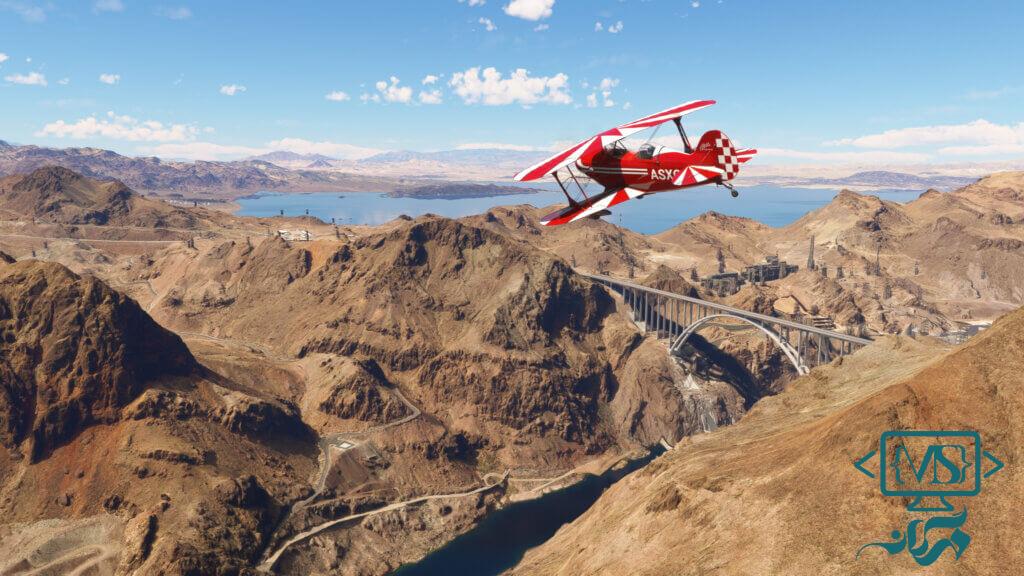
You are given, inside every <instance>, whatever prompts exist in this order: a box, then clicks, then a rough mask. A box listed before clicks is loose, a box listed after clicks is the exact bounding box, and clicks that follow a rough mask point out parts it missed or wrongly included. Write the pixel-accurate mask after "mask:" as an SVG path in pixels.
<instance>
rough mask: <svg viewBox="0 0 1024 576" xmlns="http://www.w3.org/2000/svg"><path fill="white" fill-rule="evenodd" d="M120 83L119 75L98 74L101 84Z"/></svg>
mask: <svg viewBox="0 0 1024 576" xmlns="http://www.w3.org/2000/svg"><path fill="white" fill-rule="evenodd" d="M120 81H121V75H120V74H100V82H103V83H104V84H117V83H118V82H120Z"/></svg>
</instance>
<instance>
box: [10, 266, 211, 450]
mask: <svg viewBox="0 0 1024 576" xmlns="http://www.w3.org/2000/svg"><path fill="white" fill-rule="evenodd" d="M196 369H197V364H196V363H195V360H194V359H193V358H192V355H191V354H190V353H189V351H188V349H187V348H186V347H185V345H184V344H183V343H182V341H181V339H179V338H178V337H177V336H176V335H174V334H172V333H171V332H168V331H167V330H165V329H163V328H161V327H160V326H159V325H157V324H156V323H155V322H153V320H152V319H150V318H149V316H147V315H146V313H145V312H143V311H142V309H141V308H139V306H138V304H136V303H135V301H134V300H132V299H131V298H128V297H126V296H124V295H122V294H120V293H118V292H115V291H114V290H111V289H110V288H109V287H107V285H106V284H104V283H103V282H101V281H99V280H97V279H95V278H91V277H82V276H78V275H76V274H74V273H72V272H71V271H70V270H68V269H67V268H64V267H63V266H60V265H58V264H50V263H43V262H37V261H33V260H25V261H21V262H17V263H13V264H2V265H0V382H2V388H0V441H2V442H3V443H4V444H5V445H7V446H8V447H13V446H15V445H18V444H20V443H21V442H23V441H24V440H26V439H28V440H30V441H31V445H30V448H29V451H30V454H31V457H32V459H33V460H36V459H39V458H40V457H42V456H43V455H44V454H46V453H47V452H48V451H49V450H51V449H52V448H53V447H55V446H57V445H59V444H61V443H63V442H66V441H67V440H69V439H71V438H73V437H74V436H75V435H76V434H78V433H79V432H80V431H81V430H82V429H84V428H86V427H88V426H90V425H92V424H95V423H100V422H112V421H115V420H117V419H119V418H120V410H121V408H122V407H124V406H126V405H128V404H129V403H131V402H132V401H133V400H134V399H135V398H136V397H137V396H139V394H141V393H142V391H143V390H144V389H145V388H146V386H147V384H148V383H150V382H152V381H154V380H158V379H162V378H168V377H172V376H182V375H187V374H190V373H192V372H194V371H195V370H196Z"/></svg>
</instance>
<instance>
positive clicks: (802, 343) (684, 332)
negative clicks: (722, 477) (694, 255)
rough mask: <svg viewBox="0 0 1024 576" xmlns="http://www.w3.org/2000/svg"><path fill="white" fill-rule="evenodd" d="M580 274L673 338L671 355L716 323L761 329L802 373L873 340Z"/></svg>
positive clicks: (650, 328) (646, 327)
mask: <svg viewBox="0 0 1024 576" xmlns="http://www.w3.org/2000/svg"><path fill="white" fill-rule="evenodd" d="M581 275H582V276H585V277H587V278H590V279H591V280H593V281H595V282H597V283H599V284H602V285H604V286H606V287H608V288H609V289H611V290H612V291H613V292H616V293H618V294H619V295H621V296H622V299H623V301H624V302H625V303H626V304H627V305H628V306H629V307H630V310H631V311H632V313H633V319H634V320H636V321H637V322H638V323H639V324H640V326H641V327H642V328H643V330H644V332H653V333H655V334H656V335H657V337H659V338H667V339H668V340H669V351H670V352H671V353H672V354H679V353H680V351H681V350H682V348H683V345H684V344H685V343H686V341H687V339H689V337H690V336H691V335H693V334H694V333H695V332H697V331H698V330H700V329H701V328H703V327H704V326H709V325H714V326H719V327H722V328H726V329H733V330H735V329H737V328H740V329H743V328H746V327H752V328H754V329H757V330H760V331H761V332H763V333H764V334H765V336H767V337H768V339H770V340H771V341H772V342H773V343H774V344H775V345H776V346H778V347H779V349H780V350H782V353H783V354H785V355H786V358H787V359H788V360H789V361H790V363H792V364H793V367H794V368H796V371H797V372H798V373H799V374H806V373H807V372H809V371H810V368H811V367H813V366H817V365H819V364H827V363H828V362H831V361H832V359H833V358H836V357H837V356H844V355H846V354H850V353H851V352H853V351H854V350H856V349H858V348H860V347H861V346H865V345H867V344H870V343H871V340H868V339H866V338H860V337H857V336H853V335H850V334H843V333H841V332H836V331H834V330H826V329H824V328H818V327H816V326H811V325H809V324H803V323H801V322H797V321H794V320H786V319H784V318H776V317H774V316H768V315H765V314H759V313H757V312H751V311H749V310H743V309H742V308H736V307H733V306H727V305H725V304H719V303H718V302H711V301H708V300H702V299H700V298H693V297H692V296H684V295H682V294H675V293H673V292H666V291H664V290H658V289H656V288H650V287H647V286H641V285H639V284H634V283H632V282H627V281H625V280H619V279H617V278H612V277H610V276H600V275H597V274H581ZM723 322H731V323H723ZM736 322H739V323H740V324H738V325H737V324H735V323H736ZM743 324H746V325H748V326H743Z"/></svg>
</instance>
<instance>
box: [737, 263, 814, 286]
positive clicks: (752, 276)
mask: <svg viewBox="0 0 1024 576" xmlns="http://www.w3.org/2000/svg"><path fill="white" fill-rule="evenodd" d="M799 269H800V267H799V266H797V265H795V264H787V263H786V261H785V260H779V257H778V256H768V257H767V258H765V260H764V262H763V263H762V264H754V265H753V266H747V267H746V268H744V269H743V272H742V273H741V275H742V276H743V279H744V280H746V281H747V282H750V283H751V284H760V283H761V282H771V281H772V280H779V279H781V278H785V277H786V276H789V275H790V274H792V273H794V272H796V271H797V270H799Z"/></svg>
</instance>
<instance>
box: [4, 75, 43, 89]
mask: <svg viewBox="0 0 1024 576" xmlns="http://www.w3.org/2000/svg"><path fill="white" fill-rule="evenodd" d="M4 80H7V81H8V82H10V83H11V84H22V85H25V86H46V76H44V75H42V74H40V73H39V72H29V73H28V74H10V75H7V76H4Z"/></svg>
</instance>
